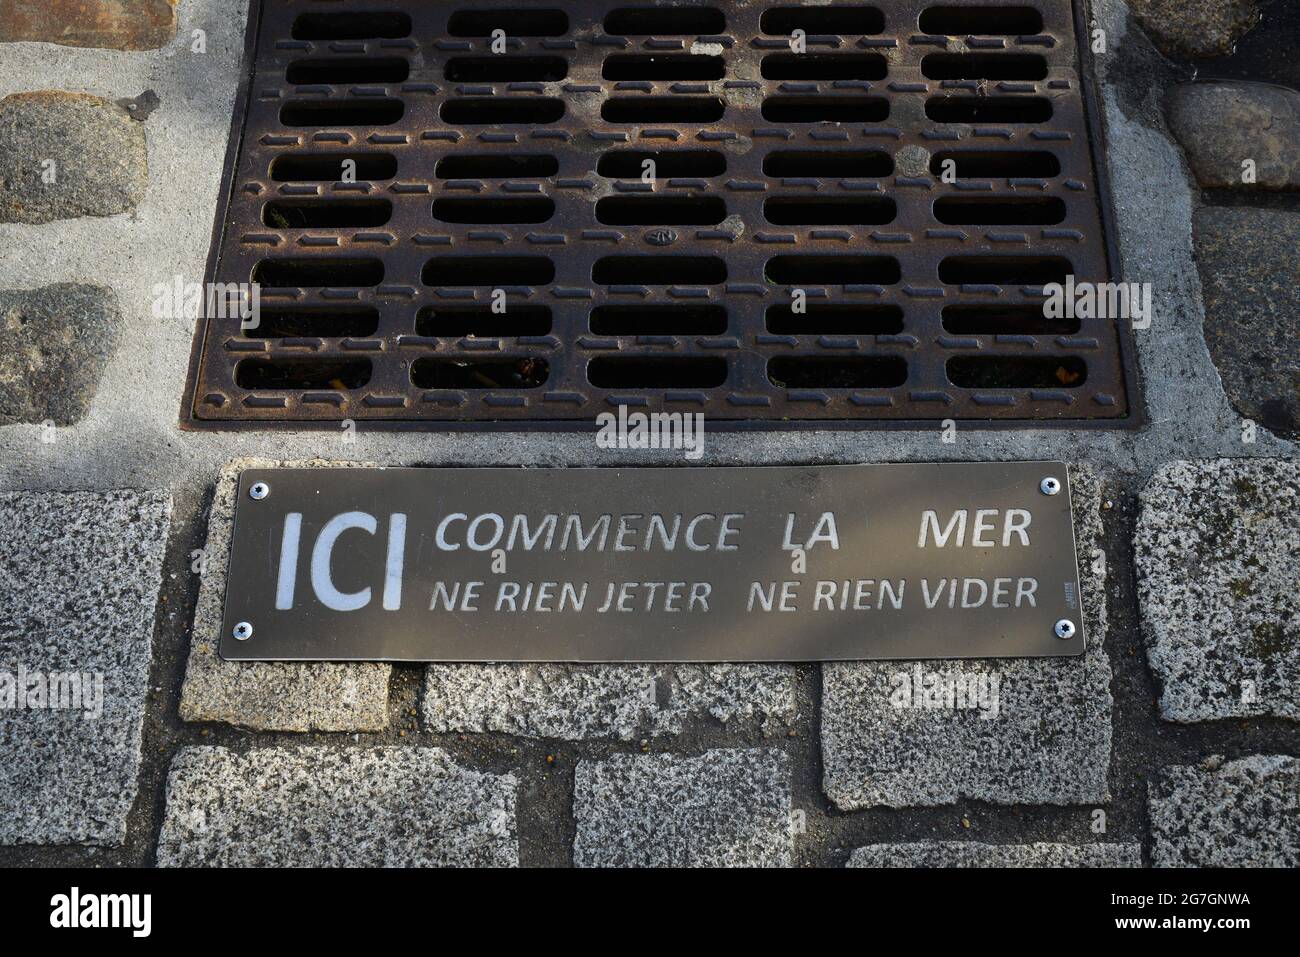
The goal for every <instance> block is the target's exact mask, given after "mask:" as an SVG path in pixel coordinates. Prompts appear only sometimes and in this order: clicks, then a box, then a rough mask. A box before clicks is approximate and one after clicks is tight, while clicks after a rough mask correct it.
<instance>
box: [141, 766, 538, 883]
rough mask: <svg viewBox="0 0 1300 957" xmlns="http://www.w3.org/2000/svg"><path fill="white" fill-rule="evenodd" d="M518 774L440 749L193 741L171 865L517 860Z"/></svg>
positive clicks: (179, 770)
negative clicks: (471, 764) (232, 746)
mask: <svg viewBox="0 0 1300 957" xmlns="http://www.w3.org/2000/svg"><path fill="white" fill-rule="evenodd" d="M517 790H518V781H517V780H516V779H515V777H514V775H511V774H501V775H497V774H484V773H481V772H478V771H474V770H470V769H468V768H464V767H460V766H459V765H457V764H456V763H455V762H454V761H452V760H451V758H450V757H449V756H448V754H447V752H445V751H443V750H442V749H440V748H343V749H338V750H334V749H328V748H264V749H260V750H254V751H249V752H247V753H246V754H237V753H235V752H234V751H231V750H229V749H227V748H208V747H202V748H185V749H184V750H182V751H181V752H179V753H178V754H177V756H176V759H175V760H174V761H173V762H172V767H171V773H170V775H169V776H168V780H167V809H166V812H165V815H164V818H163V825H162V832H161V834H160V835H159V839H158V865H159V866H160V867H197V866H215V867H484V866H493V867H509V866H515V865H517V864H518V859H519V847H518V836H517V834H516V824H515V794H516V791H517Z"/></svg>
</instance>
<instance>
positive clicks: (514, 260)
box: [423, 256, 555, 287]
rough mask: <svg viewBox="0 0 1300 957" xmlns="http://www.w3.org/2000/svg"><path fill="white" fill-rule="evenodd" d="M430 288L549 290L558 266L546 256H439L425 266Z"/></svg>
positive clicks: (425, 277) (424, 275) (426, 279)
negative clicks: (520, 287) (540, 287)
mask: <svg viewBox="0 0 1300 957" xmlns="http://www.w3.org/2000/svg"><path fill="white" fill-rule="evenodd" d="M423 279H424V284H425V285H426V286H451V287H455V286H494V287H505V286H545V285H546V284H547V283H550V282H554V281H555V263H553V262H551V261H550V260H549V259H547V258H546V257H545V256H436V257H434V258H433V259H430V260H429V261H428V262H427V263H425V265H424V274H423Z"/></svg>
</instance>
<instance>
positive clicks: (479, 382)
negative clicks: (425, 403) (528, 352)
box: [411, 356, 551, 389]
mask: <svg viewBox="0 0 1300 957" xmlns="http://www.w3.org/2000/svg"><path fill="white" fill-rule="evenodd" d="M550 374H551V367H550V364H549V363H548V362H547V361H546V360H545V359H540V358H538V357H536V356H521V357H519V358H517V359H442V358H424V359H416V360H415V361H414V362H412V363H411V384H412V385H414V386H415V387H416V388H417V389H536V388H538V387H540V386H543V385H545V384H546V380H547V379H548V378H550Z"/></svg>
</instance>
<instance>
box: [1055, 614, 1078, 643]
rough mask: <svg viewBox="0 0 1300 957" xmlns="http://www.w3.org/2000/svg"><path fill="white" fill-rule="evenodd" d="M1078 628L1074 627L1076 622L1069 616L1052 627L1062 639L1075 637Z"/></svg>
mask: <svg viewBox="0 0 1300 957" xmlns="http://www.w3.org/2000/svg"><path fill="white" fill-rule="evenodd" d="M1077 630H1078V629H1076V628H1075V627H1074V622H1072V621H1070V619H1068V618H1062V619H1061V620H1060V621H1058V622H1057V623H1056V626H1055V627H1054V628H1053V629H1052V631H1054V632H1056V637H1057V638H1061V639H1067V638H1073V637H1074V633H1075V632H1076V631H1077Z"/></svg>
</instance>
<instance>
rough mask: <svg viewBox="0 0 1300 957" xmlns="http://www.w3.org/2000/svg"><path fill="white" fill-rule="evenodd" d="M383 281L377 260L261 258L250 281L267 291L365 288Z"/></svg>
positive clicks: (380, 267)
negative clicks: (281, 289) (266, 288)
mask: <svg viewBox="0 0 1300 957" xmlns="http://www.w3.org/2000/svg"><path fill="white" fill-rule="evenodd" d="M383 281H384V264H383V263H382V262H380V261H379V260H378V259H328V258H321V259H305V258H304V259H263V260H262V261H261V262H259V263H258V264H257V265H256V266H254V267H253V282H255V283H258V284H259V285H262V286H267V287H270V288H283V289H294V288H306V289H311V288H325V287H329V288H333V289H344V288H366V287H370V286H378V285H379V284H380V283H381V282H383Z"/></svg>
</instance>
